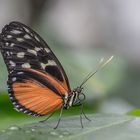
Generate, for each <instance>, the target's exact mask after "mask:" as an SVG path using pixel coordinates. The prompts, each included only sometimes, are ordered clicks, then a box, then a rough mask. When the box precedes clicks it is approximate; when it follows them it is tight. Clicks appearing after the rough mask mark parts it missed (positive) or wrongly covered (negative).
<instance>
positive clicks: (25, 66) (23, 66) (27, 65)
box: [21, 63, 31, 68]
mask: <svg viewBox="0 0 140 140" xmlns="http://www.w3.org/2000/svg"><path fill="white" fill-rule="evenodd" d="M21 67H22V68H31V65H30V64H29V63H24V64H22V65H21Z"/></svg>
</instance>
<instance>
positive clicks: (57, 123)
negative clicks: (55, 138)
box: [54, 107, 64, 129]
mask: <svg viewBox="0 0 140 140" xmlns="http://www.w3.org/2000/svg"><path fill="white" fill-rule="evenodd" d="M63 109H64V108H63V107H62V108H61V111H60V116H59V120H58V122H57V125H56V126H55V127H54V129H56V128H57V127H58V126H59V123H60V121H61V118H62V113H63Z"/></svg>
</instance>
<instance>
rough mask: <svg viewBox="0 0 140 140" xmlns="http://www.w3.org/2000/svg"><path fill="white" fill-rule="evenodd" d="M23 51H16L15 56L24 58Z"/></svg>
mask: <svg viewBox="0 0 140 140" xmlns="http://www.w3.org/2000/svg"><path fill="white" fill-rule="evenodd" d="M24 55H25V52H18V53H17V57H18V58H24Z"/></svg>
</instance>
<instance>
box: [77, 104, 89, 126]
mask: <svg viewBox="0 0 140 140" xmlns="http://www.w3.org/2000/svg"><path fill="white" fill-rule="evenodd" d="M83 105H84V104H81V113H80V122H81V127H82V128H83V121H82V115H84V117H85V118H86V119H87V120H88V121H91V120H90V119H89V118H88V117H87V116H86V114H85V112H84V111H83Z"/></svg>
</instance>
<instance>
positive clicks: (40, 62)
mask: <svg viewBox="0 0 140 140" xmlns="http://www.w3.org/2000/svg"><path fill="white" fill-rule="evenodd" d="M1 42H2V43H1V47H2V55H3V57H4V60H5V63H6V65H7V68H8V71H9V72H11V71H12V70H14V69H15V68H33V69H37V70H42V71H45V72H47V73H48V74H50V75H51V76H53V77H54V78H55V79H56V80H58V81H59V82H60V83H61V84H62V85H63V86H64V87H65V88H66V89H67V90H70V87H69V82H68V78H67V75H66V73H65V71H64V69H63V67H62V66H61V63H60V62H59V61H58V59H57V58H56V56H55V55H54V53H53V52H52V50H51V49H50V48H49V46H48V45H47V44H46V42H45V41H44V40H43V39H42V38H41V37H40V36H39V35H38V34H37V33H36V32H35V31H33V30H32V29H30V28H29V27H27V26H26V25H24V24H22V23H19V22H11V23H10V24H9V25H6V26H5V27H4V28H3V30H2V33H1Z"/></svg>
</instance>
